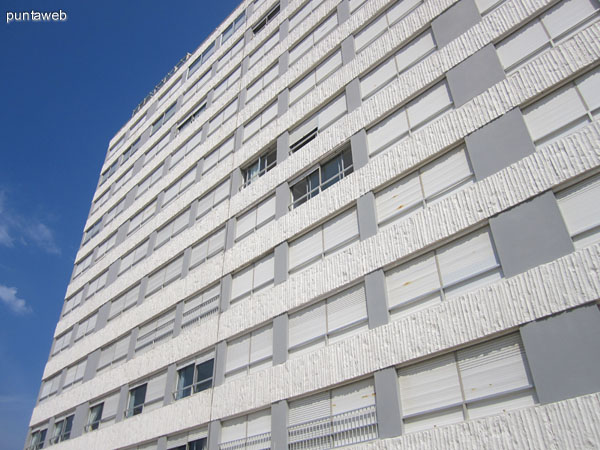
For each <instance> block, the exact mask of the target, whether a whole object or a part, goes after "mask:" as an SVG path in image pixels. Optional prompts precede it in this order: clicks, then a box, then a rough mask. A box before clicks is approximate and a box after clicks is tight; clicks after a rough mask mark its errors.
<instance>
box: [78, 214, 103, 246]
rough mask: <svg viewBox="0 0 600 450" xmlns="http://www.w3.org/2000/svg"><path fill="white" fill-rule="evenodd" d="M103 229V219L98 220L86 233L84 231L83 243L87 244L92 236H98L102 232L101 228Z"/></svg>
mask: <svg viewBox="0 0 600 450" xmlns="http://www.w3.org/2000/svg"><path fill="white" fill-rule="evenodd" d="M101 229H102V219H100V220H97V221H96V223H94V225H92V226H91V227H89V228H88V229H87V230H86V231H85V233H83V242H82V244H81V245H83V244H85V243H86V242H88V241H89V240H90V239H91V238H93V237H94V236H96V235H97V234H98V233H100V230H101Z"/></svg>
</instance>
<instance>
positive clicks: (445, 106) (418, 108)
mask: <svg viewBox="0 0 600 450" xmlns="http://www.w3.org/2000/svg"><path fill="white" fill-rule="evenodd" d="M452 108H453V103H452V97H451V96H450V91H449V89H448V85H447V83H446V81H443V82H441V83H439V84H437V85H435V86H433V87H432V88H430V89H428V90H427V91H425V92H424V93H422V94H421V95H419V96H418V97H417V98H415V99H414V100H412V101H411V102H410V103H408V105H406V106H404V107H403V108H400V109H399V110H397V111H396V112H394V113H392V114H391V115H390V116H388V117H387V118H386V119H384V120H383V121H381V122H379V123H378V124H377V125H375V126H374V127H373V128H371V129H370V130H367V144H368V147H369V154H370V155H374V154H375V153H379V152H381V151H385V150H388V149H390V148H391V147H392V146H393V145H394V144H395V143H397V142H398V141H400V140H401V139H402V138H404V137H405V136H407V135H408V134H409V133H411V132H414V131H416V130H418V129H419V128H422V127H424V126H425V125H427V124H429V123H431V122H432V121H433V120H437V119H439V118H440V117H441V116H442V115H443V114H445V113H447V112H448V111H450V110H451V109H452Z"/></svg>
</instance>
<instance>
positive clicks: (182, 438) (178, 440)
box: [167, 433, 188, 449]
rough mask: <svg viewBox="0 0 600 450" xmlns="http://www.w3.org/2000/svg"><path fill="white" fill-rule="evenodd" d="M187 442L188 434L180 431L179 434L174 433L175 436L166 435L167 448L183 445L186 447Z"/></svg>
mask: <svg viewBox="0 0 600 450" xmlns="http://www.w3.org/2000/svg"><path fill="white" fill-rule="evenodd" d="M187 442H188V434H187V433H181V434H176V435H175V436H169V437H167V448H169V449H171V448H173V449H174V448H178V447H183V448H186V447H185V445H186V444H187Z"/></svg>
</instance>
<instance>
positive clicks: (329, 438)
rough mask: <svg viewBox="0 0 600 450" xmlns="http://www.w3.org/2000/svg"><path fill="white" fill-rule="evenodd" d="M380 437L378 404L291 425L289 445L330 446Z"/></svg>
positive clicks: (296, 447) (292, 449) (293, 449)
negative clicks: (378, 430) (376, 410)
mask: <svg viewBox="0 0 600 450" xmlns="http://www.w3.org/2000/svg"><path fill="white" fill-rule="evenodd" d="M376 438H377V413H376V412H375V405H371V406H365V407H364V408H359V409H355V410H353V411H348V412H345V413H341V414H336V415H334V416H330V417H324V418H321V419H316V420H311V421H310V422H305V423H301V424H298V425H293V426H290V427H288V448H289V449H290V450H300V449H311V450H314V449H327V448H335V447H342V446H344V445H350V444H356V443H358V442H364V441H370V440H372V439H376Z"/></svg>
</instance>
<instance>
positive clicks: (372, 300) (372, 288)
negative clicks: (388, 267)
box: [365, 269, 390, 329]
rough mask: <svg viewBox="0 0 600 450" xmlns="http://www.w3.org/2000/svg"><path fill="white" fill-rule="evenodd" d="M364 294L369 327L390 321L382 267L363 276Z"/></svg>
mask: <svg viewBox="0 0 600 450" xmlns="http://www.w3.org/2000/svg"><path fill="white" fill-rule="evenodd" d="M365 294H366V296H367V315H368V316H369V329H372V328H376V327H379V326H381V325H386V324H387V323H388V322H389V321H390V313H389V310H388V301H387V291H386V289H385V274H384V273H383V269H379V270H376V271H375V272H371V273H369V274H367V275H366V276H365Z"/></svg>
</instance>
